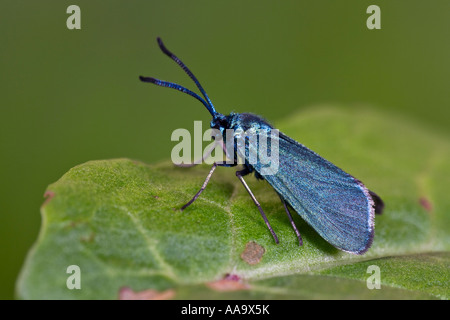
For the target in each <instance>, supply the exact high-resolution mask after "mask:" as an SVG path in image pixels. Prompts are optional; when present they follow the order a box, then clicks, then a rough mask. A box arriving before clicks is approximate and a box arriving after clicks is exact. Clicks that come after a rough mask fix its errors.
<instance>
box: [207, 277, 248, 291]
mask: <svg viewBox="0 0 450 320" xmlns="http://www.w3.org/2000/svg"><path fill="white" fill-rule="evenodd" d="M206 286H207V287H208V288H210V289H213V290H216V291H239V290H248V289H250V286H249V285H248V284H246V283H243V282H242V281H241V278H240V277H239V276H237V275H234V274H233V275H230V274H227V275H226V276H225V278H223V279H221V280H217V281H213V282H207V283H206Z"/></svg>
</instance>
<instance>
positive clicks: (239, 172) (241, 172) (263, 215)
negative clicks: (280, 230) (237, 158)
mask: <svg viewBox="0 0 450 320" xmlns="http://www.w3.org/2000/svg"><path fill="white" fill-rule="evenodd" d="M249 173H250V171H249V170H248V169H247V168H245V169H243V170H240V171H236V177H238V178H239V180H241V182H242V184H243V185H244V187H245V189H246V190H247V192H248V193H249V194H250V197H251V198H252V199H253V202H254V203H255V204H256V206H257V207H258V210H259V212H260V213H261V216H262V217H263V219H264V222H265V223H266V226H267V228H268V229H269V231H270V233H271V234H272V237H273V238H274V240H275V243H276V244H278V243H279V241H278V237H277V235H276V234H275V232H274V231H273V229H272V226H271V225H270V223H269V220H267V217H266V215H265V213H264V211H263V209H262V208H261V205H260V204H259V202H258V200H256V198H255V196H254V195H253V193H252V191H251V190H250V188H249V187H248V185H247V183H246V182H245V180H244V178H243V176H245V175H247V174H249Z"/></svg>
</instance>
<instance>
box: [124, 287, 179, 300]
mask: <svg viewBox="0 0 450 320" xmlns="http://www.w3.org/2000/svg"><path fill="white" fill-rule="evenodd" d="M173 297H175V290H173V289H168V290H165V291H157V290H153V289H147V290H143V291H133V289H131V288H129V287H122V288H120V290H119V300H168V299H172V298H173Z"/></svg>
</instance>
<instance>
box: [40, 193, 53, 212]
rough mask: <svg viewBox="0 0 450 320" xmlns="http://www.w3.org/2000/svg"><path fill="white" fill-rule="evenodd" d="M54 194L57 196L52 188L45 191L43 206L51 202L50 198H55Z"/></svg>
mask: <svg viewBox="0 0 450 320" xmlns="http://www.w3.org/2000/svg"><path fill="white" fill-rule="evenodd" d="M54 196H55V193H54V192H53V191H51V190H47V191H45V193H44V198H45V200H44V203H42V205H41V208H43V207H44V206H46V205H47V204H48V203H49V202H50V200H52V199H53V197H54Z"/></svg>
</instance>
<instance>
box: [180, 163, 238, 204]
mask: <svg viewBox="0 0 450 320" xmlns="http://www.w3.org/2000/svg"><path fill="white" fill-rule="evenodd" d="M235 165H236V164H234V163H232V164H228V163H217V162H214V164H213V165H212V167H211V170H210V171H209V173H208V175H207V176H206V179H205V182H203V185H202V187H201V188H200V190H199V191H198V192H197V193H196V194H195V196H194V197H193V198H192V199H191V200H189V202H188V203H186V204H185V205H184V206H182V207H181V211H183V210H184V209H186V208H187V207H189V206H190V205H191V204H192V202H194V201H195V200H196V199H197V198H198V197H199V196H200V194H201V193H202V192H203V190H205V189H206V186H207V185H208V182H209V180H210V179H211V176H212V174H213V172H214V170H216V168H217V166H221V167H234V166H235Z"/></svg>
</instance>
